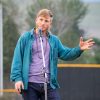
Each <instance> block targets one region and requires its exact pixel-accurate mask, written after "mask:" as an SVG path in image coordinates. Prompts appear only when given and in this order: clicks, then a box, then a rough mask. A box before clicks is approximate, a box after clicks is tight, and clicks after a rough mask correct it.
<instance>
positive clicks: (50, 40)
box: [11, 9, 94, 100]
mask: <svg viewBox="0 0 100 100" xmlns="http://www.w3.org/2000/svg"><path fill="white" fill-rule="evenodd" d="M52 20H53V14H52V12H51V11H50V10H48V9H42V10H40V11H39V12H38V14H37V16H36V20H35V23H36V27H35V28H33V29H32V30H31V31H29V32H25V33H24V34H22V35H21V37H20V38H19V40H18V43H17V45H16V48H15V51H14V58H13V61H12V67H11V80H12V81H14V82H15V89H16V91H17V92H18V93H21V92H22V97H23V98H24V100H44V95H45V93H44V81H45V78H44V69H43V57H42V51H41V43H40V38H39V37H40V35H39V33H40V30H41V31H42V43H43V50H44V58H45V67H46V69H45V71H46V73H47V83H48V84H47V97H48V100H60V97H59V94H58V91H57V88H58V87H59V84H58V82H57V62H58V58H60V59H62V60H74V59H76V58H78V57H79V56H80V55H81V53H82V52H83V51H84V50H88V49H91V47H92V46H93V44H94V41H93V40H92V39H89V40H87V41H83V38H82V37H81V38H80V43H79V46H77V47H75V48H68V47H65V46H63V45H62V43H61V41H60V40H59V38H58V37H57V36H55V35H53V34H52V33H51V32H50V31H49V30H50V27H51V24H52ZM21 90H22V91H21Z"/></svg>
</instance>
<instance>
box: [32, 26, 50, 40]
mask: <svg viewBox="0 0 100 100" xmlns="http://www.w3.org/2000/svg"><path fill="white" fill-rule="evenodd" d="M34 30H35V28H33V29H32V30H31V36H33V37H34ZM50 35H51V32H50V31H48V32H47V37H48V38H50Z"/></svg>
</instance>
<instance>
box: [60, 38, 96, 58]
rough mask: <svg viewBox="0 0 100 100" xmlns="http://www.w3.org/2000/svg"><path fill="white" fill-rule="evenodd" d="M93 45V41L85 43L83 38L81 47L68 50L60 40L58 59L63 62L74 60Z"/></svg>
mask: <svg viewBox="0 0 100 100" xmlns="http://www.w3.org/2000/svg"><path fill="white" fill-rule="evenodd" d="M93 44H94V42H93V40H92V39H89V40H87V41H83V38H82V37H81V38H80V43H79V46H77V47H75V48H68V47H65V46H63V45H62V43H61V42H60V40H58V57H59V58H60V59H62V60H74V59H76V58H78V57H79V56H80V55H81V53H82V52H83V51H84V50H88V49H90V47H91V46H93Z"/></svg>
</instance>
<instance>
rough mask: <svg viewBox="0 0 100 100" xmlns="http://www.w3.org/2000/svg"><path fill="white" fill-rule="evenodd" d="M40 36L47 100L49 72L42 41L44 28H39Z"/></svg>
mask: <svg viewBox="0 0 100 100" xmlns="http://www.w3.org/2000/svg"><path fill="white" fill-rule="evenodd" d="M39 35H40V36H39V38H40V43H41V51H42V58H43V72H44V79H45V81H44V91H45V100H47V73H46V66H45V57H44V49H43V43H42V42H43V41H42V30H41V29H39Z"/></svg>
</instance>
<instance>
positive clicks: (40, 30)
mask: <svg viewBox="0 0 100 100" xmlns="http://www.w3.org/2000/svg"><path fill="white" fill-rule="evenodd" d="M38 32H39V37H42V29H41V28H39V30H38Z"/></svg>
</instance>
